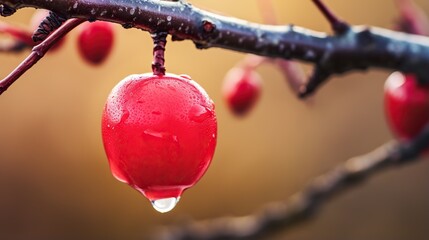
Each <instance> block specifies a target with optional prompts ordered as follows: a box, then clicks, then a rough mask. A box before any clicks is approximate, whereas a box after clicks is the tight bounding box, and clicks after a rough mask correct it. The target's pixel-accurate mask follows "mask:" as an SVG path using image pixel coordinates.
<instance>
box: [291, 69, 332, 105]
mask: <svg viewBox="0 0 429 240" xmlns="http://www.w3.org/2000/svg"><path fill="white" fill-rule="evenodd" d="M330 76H331V73H330V72H329V71H326V70H325V69H323V68H322V67H320V66H316V67H315V68H314V71H313V75H312V76H311V77H310V79H309V81H308V83H307V84H306V85H303V86H301V89H300V90H299V97H300V98H306V97H308V96H310V95H311V94H313V93H314V92H315V91H316V90H317V88H319V87H320V85H321V84H323V83H324V82H325V81H326V80H327V79H328V78H329V77H330Z"/></svg>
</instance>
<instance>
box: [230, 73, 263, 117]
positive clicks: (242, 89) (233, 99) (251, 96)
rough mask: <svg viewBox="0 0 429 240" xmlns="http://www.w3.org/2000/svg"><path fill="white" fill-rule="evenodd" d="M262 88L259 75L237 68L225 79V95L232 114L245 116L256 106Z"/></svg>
mask: <svg viewBox="0 0 429 240" xmlns="http://www.w3.org/2000/svg"><path fill="white" fill-rule="evenodd" d="M261 88H262V80H261V77H260V76H259V74H258V73H256V72H255V71H253V70H251V69H248V68H241V67H235V68H232V69H231V70H229V72H228V73H227V74H226V76H225V79H224V85H223V95H224V98H225V100H226V102H227V104H228V107H229V108H230V109H231V110H232V112H233V113H234V114H236V115H238V116H242V115H245V114H246V113H247V112H249V110H250V109H251V108H252V107H253V106H254V105H255V103H256V101H257V100H258V98H259V95H260V92H261Z"/></svg>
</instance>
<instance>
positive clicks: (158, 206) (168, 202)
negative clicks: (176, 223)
mask: <svg viewBox="0 0 429 240" xmlns="http://www.w3.org/2000/svg"><path fill="white" fill-rule="evenodd" d="M179 200H180V197H178V198H175V197H171V198H163V199H157V200H153V201H151V202H152V206H153V208H155V210H156V211H158V212H160V213H166V212H169V211H171V210H173V208H174V207H175V206H176V204H177V202H179Z"/></svg>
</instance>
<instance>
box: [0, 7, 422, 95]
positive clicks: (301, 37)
mask: <svg viewBox="0 0 429 240" xmlns="http://www.w3.org/2000/svg"><path fill="white" fill-rule="evenodd" d="M317 2H319V1H317ZM0 4H2V6H3V7H2V9H5V12H4V14H3V15H10V14H12V13H13V12H14V11H15V10H18V9H20V8H23V7H37V8H45V9H49V10H51V11H53V12H55V13H57V14H60V15H62V16H64V17H67V18H84V19H88V20H96V19H97V20H103V21H110V22H116V23H119V24H122V25H123V26H124V27H125V28H131V27H135V28H139V29H143V30H146V31H149V32H159V31H162V32H168V33H169V34H171V35H173V39H175V40H184V39H188V40H192V41H193V42H194V43H195V44H196V46H197V47H198V48H211V47H218V48H224V49H230V50H234V51H239V52H245V53H253V54H257V55H261V56H266V57H270V58H283V59H296V60H301V61H305V62H309V63H314V64H315V65H316V66H317V67H316V68H317V71H315V72H316V73H317V72H322V73H324V75H325V76H332V75H334V74H342V73H345V72H348V71H352V70H365V69H367V68H369V67H378V68H385V69H391V70H399V71H401V72H404V73H415V74H416V75H417V76H418V79H419V81H421V83H429V72H428V71H426V66H429V38H426V37H419V36H413V35H407V34H403V33H399V32H394V31H390V30H386V29H381V28H375V27H365V26H353V27H350V28H348V29H346V30H345V31H344V32H343V33H342V34H336V35H334V36H330V35H327V34H325V33H320V32H315V31H311V30H308V29H305V28H301V27H295V26H292V25H289V26H273V25H262V24H255V23H250V22H246V21H243V20H239V19H236V18H231V17H225V16H221V15H217V14H214V13H210V12H208V11H204V10H201V9H199V8H197V7H194V6H192V5H191V4H189V3H186V2H184V1H160V0H111V1H98V0H63V1H45V0H0ZM207 26H210V27H207ZM323 80H324V79H323ZM321 82H323V81H321ZM316 87H318V85H317V86H316ZM316 87H311V88H305V89H306V91H305V92H303V93H302V96H307V95H309V94H311V93H312V92H313V91H314V90H316Z"/></svg>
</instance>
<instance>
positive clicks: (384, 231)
mask: <svg viewBox="0 0 429 240" xmlns="http://www.w3.org/2000/svg"><path fill="white" fill-rule="evenodd" d="M190 2H192V3H193V4H194V5H196V6H198V7H201V8H204V9H210V10H213V11H216V12H221V13H223V14H226V15H231V16H235V17H238V18H242V19H246V20H249V21H254V22H262V21H263V20H262V18H261V14H260V12H259V9H258V4H257V2H256V1H254V0H252V1H249V0H235V1H234V2H233V3H232V2H229V1H217V0H204V1H203V0H193V1H190ZM326 2H327V3H328V4H329V6H330V7H332V9H333V10H334V11H335V12H336V13H338V14H339V15H340V16H341V17H343V18H344V19H346V20H347V21H349V22H350V23H352V24H357V25H360V24H368V25H374V26H379V27H384V28H392V26H393V22H394V20H395V18H396V17H397V14H398V12H397V9H396V6H395V4H394V1H392V0H378V1H373V0H360V1H343V0H329V1H326ZM416 2H417V3H418V4H419V5H420V6H422V7H423V8H424V9H425V10H427V11H428V12H429V2H428V1H425V0H419V1H416ZM273 3H274V7H275V11H276V14H277V16H278V19H279V22H280V23H282V24H286V23H293V24H296V25H299V26H303V27H306V28H310V29H314V30H318V31H325V32H326V31H330V28H329V25H328V23H327V22H326V21H325V19H324V18H323V17H322V16H321V14H320V13H319V12H318V11H317V10H316V8H315V7H314V6H313V4H312V3H311V1H300V0H289V1H284V0H273ZM243 9H246V10H245V11H243ZM33 12H34V10H33V9H23V10H20V11H18V12H17V13H16V14H15V15H14V16H12V17H10V18H8V19H6V20H8V21H11V22H14V23H17V24H27V23H28V22H29V20H30V18H31V15H32V13H33ZM2 20H4V19H2ZM116 30H117V31H116V32H117V38H116V45H115V48H114V51H113V54H112V55H111V56H110V58H109V60H108V61H107V62H106V63H105V64H103V65H102V66H100V67H92V66H89V65H87V64H86V63H85V62H83V61H82V60H81V58H80V56H79V55H78V53H77V50H76V36H77V35H76V31H73V32H71V33H70V34H69V35H68V36H67V40H66V46H65V48H63V49H61V50H60V51H56V52H54V53H49V54H48V55H47V56H46V57H45V58H43V59H42V60H41V61H40V62H39V63H38V64H37V65H36V66H35V67H33V68H32V69H31V70H30V71H28V72H27V73H26V74H25V75H24V76H22V77H21V79H19V80H18V81H17V82H16V83H15V84H14V85H13V86H12V87H11V88H10V89H9V90H8V91H7V92H6V93H5V94H3V95H2V96H0V109H1V114H0V116H1V117H0V238H1V239H113V240H114V239H128V240H134V239H146V236H147V234H149V233H152V232H153V231H155V230H156V229H157V227H159V226H164V225H168V224H177V223H181V222H183V221H188V220H190V219H196V220H198V219H207V218H213V217H220V216H241V215H245V214H249V213H251V212H253V211H254V210H256V209H258V208H259V207H260V206H262V205H263V204H264V203H268V202H272V201H280V200H284V199H286V198H288V197H289V196H291V195H292V194H293V193H295V192H296V191H298V190H299V189H301V188H303V187H304V186H305V185H306V184H307V183H308V182H309V181H310V180H311V179H312V178H313V177H315V176H318V175H320V174H322V173H324V172H326V171H328V170H329V169H331V168H333V167H334V166H335V165H336V164H339V163H341V162H343V161H344V160H346V159H348V158H350V157H353V156H356V155H360V154H364V153H366V152H369V151H370V150H373V149H374V148H376V147H377V146H379V145H381V144H382V143H384V142H386V141H388V140H389V139H391V138H392V135H391V133H390V132H389V130H388V128H387V125H386V122H385V119H384V110H383V84H384V81H385V79H386V77H387V76H388V75H389V72H387V71H384V70H377V69H372V70H371V71H369V72H365V73H353V74H347V75H346V76H340V77H335V78H332V79H331V81H330V82H329V83H328V84H327V85H325V86H324V87H323V88H321V89H320V91H319V92H318V93H317V95H316V96H315V97H314V98H313V99H312V101H311V102H309V103H304V102H301V101H300V100H298V99H297V98H296V97H295V95H294V94H293V93H292V92H291V91H290V90H289V88H288V86H287V84H286V81H285V79H284V78H283V76H282V75H281V73H280V72H279V70H278V69H277V68H275V67H274V66H272V65H263V66H261V67H260V68H258V72H259V73H260V74H261V75H262V77H263V79H264V86H263V94H262V96H261V98H260V101H259V102H258V104H257V105H256V107H255V108H254V109H253V111H252V112H251V113H250V114H249V115H248V116H247V117H246V118H243V119H239V118H236V117H234V116H233V115H232V114H231V113H230V112H229V110H228V109H227V108H226V105H225V103H224V102H223V99H222V95H221V87H222V80H223V77H224V75H225V73H226V72H227V71H228V70H229V69H230V68H231V67H233V66H234V65H235V64H236V63H237V62H238V61H239V60H241V59H242V58H243V57H244V55H243V54H241V53H235V52H232V51H228V50H222V49H210V50H203V51H201V50H197V49H195V47H194V45H193V44H192V43H191V42H189V41H184V42H169V43H168V48H167V52H166V57H167V63H166V64H167V65H166V66H167V70H168V71H169V72H172V73H177V74H180V73H186V74H188V75H190V76H192V77H193V79H195V80H196V81H197V82H198V83H199V84H200V85H202V86H203V87H204V88H205V89H206V91H207V92H208V93H209V95H210V96H211V97H212V99H213V100H214V101H215V103H216V110H217V117H218V123H219V134H218V146H217V150H216V154H215V157H214V160H213V162H212V165H211V167H210V168H209V170H208V172H207V173H206V175H205V176H204V177H203V178H202V179H201V181H200V182H199V183H198V184H197V185H196V186H194V187H193V188H191V189H189V190H188V191H186V192H185V194H184V195H183V197H182V199H181V201H180V203H179V204H178V206H177V207H176V208H175V209H174V210H173V211H172V212H170V213H166V214H160V213H158V212H156V211H155V210H153V209H152V206H151V205H150V203H149V202H148V201H147V200H146V199H145V198H144V197H143V196H141V195H140V194H139V193H138V192H137V191H135V190H133V189H132V188H130V187H128V186H126V185H124V184H122V183H120V182H118V181H117V180H115V179H114V178H113V177H112V175H111V174H110V170H109V167H108V163H107V158H106V156H105V153H104V149H103V146H102V141H101V130H100V120H101V112H102V108H103V105H104V102H105V99H106V97H107V95H108V94H109V92H110V90H111V89H112V88H113V86H115V85H116V84H117V83H118V81H120V80H121V79H123V78H124V77H125V76H127V75H129V74H132V73H142V72H148V71H150V63H151V58H152V57H151V54H152V49H151V46H152V43H151V39H150V37H149V34H148V33H146V32H142V31H140V30H136V29H128V30H125V29H123V28H122V27H120V26H116ZM27 54H28V52H24V53H20V54H2V55H0V66H1V67H0V76H1V77H4V76H6V75H7V74H8V73H9V72H10V71H11V70H12V69H13V68H15V66H17V65H18V64H19V63H20V62H21V61H22V60H23V59H24V58H25V56H26V55H27ZM207 63H209V64H207ZM307 69H308V68H307ZM428 182H429V162H428V161H427V160H424V161H420V162H416V163H414V164H411V165H410V166H404V167H402V168H396V169H390V170H388V171H385V172H383V173H381V174H378V175H377V176H375V177H373V178H371V179H370V180H369V181H366V182H364V183H363V184H361V185H360V186H358V187H356V188H355V189H353V190H350V191H346V192H344V193H343V194H341V195H340V196H337V197H336V198H334V199H332V200H331V201H329V203H328V204H326V205H325V206H324V207H323V208H322V210H321V211H320V212H319V213H318V214H317V216H316V217H315V218H313V219H312V220H311V221H310V222H307V223H306V224H302V225H299V226H298V227H296V228H293V229H289V230H288V231H287V232H286V231H285V232H282V231H279V232H278V233H276V234H275V235H272V236H269V237H267V239H285V238H287V239H316V238H317V239H390V240H393V239H428V238H429V232H428V231H427V226H428V224H429V191H428Z"/></svg>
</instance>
